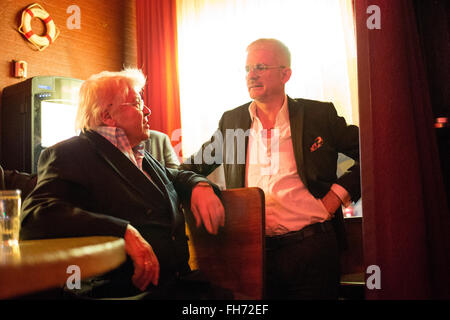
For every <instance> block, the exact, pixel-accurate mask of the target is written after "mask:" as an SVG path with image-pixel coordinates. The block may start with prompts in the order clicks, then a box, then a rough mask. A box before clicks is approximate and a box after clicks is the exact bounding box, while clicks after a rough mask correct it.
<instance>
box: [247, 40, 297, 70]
mask: <svg viewBox="0 0 450 320" xmlns="http://www.w3.org/2000/svg"><path fill="white" fill-rule="evenodd" d="M254 49H269V50H273V51H274V52H276V54H277V56H278V58H279V59H280V64H282V65H283V66H284V67H290V66H291V52H290V51H289V48H288V47H287V46H286V45H285V44H284V43H283V42H281V41H280V40H278V39H270V38H261V39H258V40H255V41H253V42H252V43H250V44H249V45H248V46H247V52H249V51H250V50H254Z"/></svg>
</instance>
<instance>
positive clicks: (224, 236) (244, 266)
mask: <svg viewBox="0 0 450 320" xmlns="http://www.w3.org/2000/svg"><path fill="white" fill-rule="evenodd" d="M222 203H223V205H224V208H225V226H224V227H223V228H221V229H220V230H219V234H218V235H216V236H215V235H211V234H209V233H207V231H206V230H205V229H204V227H200V228H196V226H195V219H194V218H193V215H192V214H187V215H186V222H187V234H188V237H189V251H190V254H191V256H190V260H189V264H190V266H191V268H192V269H200V270H202V271H203V272H204V273H205V274H206V275H207V277H208V278H209V279H210V280H211V281H212V282H213V283H214V284H216V285H220V286H222V287H224V288H228V289H231V290H232V291H233V293H234V295H235V298H236V299H252V300H258V299H262V298H263V297H264V274H265V272H264V271H265V270H264V265H265V263H264V259H265V255H264V221H265V206H264V193H263V191H262V190H261V189H259V188H240V189H231V190H224V191H222Z"/></svg>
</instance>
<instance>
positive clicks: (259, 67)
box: [245, 63, 286, 76]
mask: <svg viewBox="0 0 450 320" xmlns="http://www.w3.org/2000/svg"><path fill="white" fill-rule="evenodd" d="M283 68H286V67H285V66H267V65H265V64H263V63H259V64H255V65H253V66H252V65H248V66H245V72H246V73H247V74H248V73H249V72H250V71H253V73H255V74H256V75H258V76H259V75H261V74H263V73H264V72H265V71H266V70H268V69H283Z"/></svg>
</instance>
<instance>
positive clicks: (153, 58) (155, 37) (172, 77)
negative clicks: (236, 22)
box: [136, 0, 181, 142]
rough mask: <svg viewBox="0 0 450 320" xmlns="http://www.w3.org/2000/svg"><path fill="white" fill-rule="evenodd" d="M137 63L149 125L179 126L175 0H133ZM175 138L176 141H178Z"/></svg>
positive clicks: (160, 128)
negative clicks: (144, 78)
mask: <svg viewBox="0 0 450 320" xmlns="http://www.w3.org/2000/svg"><path fill="white" fill-rule="evenodd" d="M136 28H137V49H138V55H137V56H138V66H139V67H140V68H141V69H142V70H143V72H144V74H145V75H146V76H147V85H146V87H145V90H144V94H143V96H144V101H145V102H146V103H147V105H149V106H150V108H151V110H152V115H151V117H150V125H151V127H152V129H154V130H158V131H161V132H164V133H167V134H168V135H169V137H171V135H172V132H173V131H174V130H176V129H179V128H181V116H180V94H179V86H178V57H177V12H176V1H175V0H136ZM178 142H179V141H178Z"/></svg>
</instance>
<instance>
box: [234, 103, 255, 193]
mask: <svg viewBox="0 0 450 320" xmlns="http://www.w3.org/2000/svg"><path fill="white" fill-rule="evenodd" d="M249 105H250V103H249V104H247V105H246V107H245V108H244V114H243V115H242V116H241V117H239V120H238V121H239V124H238V126H237V128H242V129H243V130H244V132H245V133H246V132H247V130H249V129H250V127H251V126H252V119H251V118H250V112H249V111H248V106H249ZM248 140H249V135H248V134H246V135H245V153H244V157H245V158H244V164H239V165H238V172H237V175H238V177H239V178H240V181H242V186H241V187H245V168H246V163H247V152H248ZM237 148H238V144H237V143H235V144H234V154H235V155H237V154H238V152H239V151H238V150H237Z"/></svg>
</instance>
